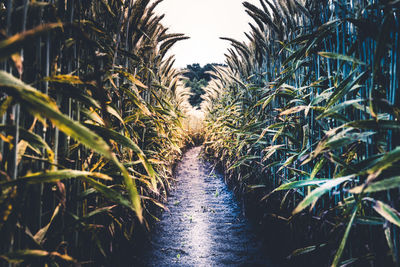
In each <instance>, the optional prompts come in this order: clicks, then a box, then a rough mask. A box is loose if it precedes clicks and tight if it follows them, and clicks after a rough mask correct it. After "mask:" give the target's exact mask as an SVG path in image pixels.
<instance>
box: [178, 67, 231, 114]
mask: <svg viewBox="0 0 400 267" xmlns="http://www.w3.org/2000/svg"><path fill="white" fill-rule="evenodd" d="M213 66H223V65H222V64H217V63H212V64H206V65H205V66H204V67H201V66H200V64H198V63H195V64H191V65H187V66H186V68H185V69H184V70H183V74H182V76H183V77H184V78H187V79H184V85H185V86H186V87H189V88H190V91H191V93H192V95H191V96H190V98H189V102H190V104H191V105H192V106H193V107H199V106H200V103H201V102H202V101H203V99H202V98H201V96H202V95H203V94H204V87H206V86H207V85H208V82H209V81H210V80H211V78H212V77H211V74H210V73H209V72H210V71H212V70H213Z"/></svg>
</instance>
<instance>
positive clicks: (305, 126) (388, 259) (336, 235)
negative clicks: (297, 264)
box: [202, 0, 400, 266]
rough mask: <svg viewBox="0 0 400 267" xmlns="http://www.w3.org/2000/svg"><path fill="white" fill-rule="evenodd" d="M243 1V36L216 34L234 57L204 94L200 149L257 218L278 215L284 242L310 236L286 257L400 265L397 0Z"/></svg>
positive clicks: (343, 263) (321, 262)
mask: <svg viewBox="0 0 400 267" xmlns="http://www.w3.org/2000/svg"><path fill="white" fill-rule="evenodd" d="M243 5H244V6H245V8H246V12H247V13H248V14H249V15H250V16H251V18H252V19H253V22H252V23H250V26H251V29H252V30H251V31H250V32H248V33H246V36H247V37H248V39H249V42H247V43H244V42H239V41H236V40H234V39H231V38H223V39H225V40H228V41H230V42H231V44H232V47H231V48H230V49H229V54H228V55H227V58H226V61H227V64H228V66H229V67H228V68H223V67H217V68H215V72H214V80H212V81H211V82H210V83H209V85H208V86H207V88H206V89H205V91H206V94H205V95H204V96H203V98H204V99H205V100H206V101H204V102H203V104H202V109H203V110H208V111H209V115H208V126H207V130H206V135H205V139H206V142H205V152H206V153H207V154H208V155H209V156H211V157H213V158H214V159H216V161H218V162H222V165H223V167H224V169H225V171H226V173H227V175H228V177H227V180H228V181H230V182H231V183H233V184H234V185H236V188H237V190H238V191H240V192H241V193H242V194H243V195H245V196H247V198H248V199H252V200H253V202H251V204H250V205H253V206H255V207H256V212H257V213H258V214H259V220H260V221H261V222H265V221H268V220H272V219H271V218H275V219H277V220H279V221H281V222H283V223H284V224H285V225H288V228H290V229H291V231H292V233H293V234H286V235H285V236H286V237H287V238H288V240H287V244H295V245H296V246H300V245H303V246H304V245H306V247H302V248H299V247H297V249H296V250H294V251H293V253H292V254H291V257H294V256H299V255H302V257H304V254H305V253H311V255H313V258H312V260H310V259H308V260H307V264H311V261H313V262H314V264H315V265H316V266H325V265H331V266H349V265H356V266H366V264H369V265H371V266H398V265H399V260H400V259H399V256H400V254H399V251H400V238H399V236H400V235H399V233H400V229H399V227H400V213H399V210H400V195H399V188H400V177H399V173H400V172H399V171H400V169H399V166H400V164H399V163H400V139H399V137H400V121H399V120H400V116H399V107H400V94H399V77H400V75H399V61H400V56H399V52H400V47H399V43H400V42H399V33H400V26H399V12H400V4H399V2H398V1H390V0H379V1H367V0H336V1H327V0H326V1H314V0H290V1H280V0H272V1H263V0H261V1H260V7H256V6H254V5H252V4H250V3H248V2H245V3H244V4H243ZM282 237H283V236H281V237H280V238H281V239H282ZM289 247H291V246H290V245H289ZM280 249H282V250H285V248H283V247H282V248H280Z"/></svg>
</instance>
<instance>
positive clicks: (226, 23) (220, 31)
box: [155, 0, 259, 68]
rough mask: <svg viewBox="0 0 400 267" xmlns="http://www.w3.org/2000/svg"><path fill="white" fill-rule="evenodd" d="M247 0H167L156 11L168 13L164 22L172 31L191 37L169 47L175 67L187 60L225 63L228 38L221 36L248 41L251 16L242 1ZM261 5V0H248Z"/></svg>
mask: <svg viewBox="0 0 400 267" xmlns="http://www.w3.org/2000/svg"><path fill="white" fill-rule="evenodd" d="M243 1H244V0H164V1H163V2H161V3H160V4H159V5H158V6H157V8H156V11H155V12H157V13H158V14H160V15H161V14H165V17H164V19H163V20H162V23H163V25H164V26H166V27H168V28H169V32H170V33H184V34H185V35H186V36H189V37H190V39H189V40H184V41H180V42H178V43H176V44H175V46H174V47H173V48H172V49H171V50H170V51H171V53H172V54H175V58H176V62H175V67H178V68H181V67H186V65H188V64H192V63H199V64H200V65H202V66H203V65H205V64H207V63H224V61H225V57H224V53H226V52H227V48H228V47H229V42H228V41H224V40H220V39H219V37H230V38H234V39H236V40H240V41H246V42H247V41H248V40H247V38H246V36H245V35H244V32H248V31H249V30H250V26H249V25H248V22H251V21H252V19H251V17H250V16H249V15H247V13H246V12H245V8H244V6H243V5H242V2H243ZM247 1H248V2H250V3H252V4H254V5H257V6H258V2H259V1H258V0H247Z"/></svg>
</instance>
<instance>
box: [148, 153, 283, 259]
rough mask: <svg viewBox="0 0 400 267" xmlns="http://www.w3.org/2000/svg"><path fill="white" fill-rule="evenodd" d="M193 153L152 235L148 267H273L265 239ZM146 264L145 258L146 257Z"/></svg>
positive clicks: (185, 161) (178, 174) (178, 175)
mask: <svg viewBox="0 0 400 267" xmlns="http://www.w3.org/2000/svg"><path fill="white" fill-rule="evenodd" d="M200 150H201V147H195V148H192V149H190V150H189V151H187V152H186V154H185V155H184V157H183V159H182V162H181V163H179V165H178V167H177V172H176V179H177V181H178V182H177V184H176V187H175V189H174V190H173V191H172V192H171V196H170V198H169V200H168V208H169V210H170V211H169V212H168V211H166V212H164V213H163V214H162V216H161V218H160V219H161V221H160V222H158V223H156V225H155V229H154V231H153V234H152V240H151V249H149V250H148V251H149V252H148V253H147V255H143V256H144V261H145V263H144V265H145V266H157V267H158V266H268V267H274V266H276V265H274V264H272V263H271V261H270V260H269V259H268V257H267V256H266V255H265V253H263V249H262V245H261V244H260V240H258V239H257V238H256V234H255V232H254V229H253V228H252V226H251V224H250V223H249V222H248V221H247V220H246V218H245V217H244V216H243V214H242V210H241V208H240V206H239V205H238V203H237V202H236V200H235V198H234V196H233V194H232V192H230V191H229V190H228V188H227V186H226V185H225V183H224V181H223V178H222V176H220V175H216V174H215V172H213V170H212V168H211V166H210V164H208V163H206V162H204V161H203V160H202V159H200V158H199V153H200ZM142 259H143V258H142Z"/></svg>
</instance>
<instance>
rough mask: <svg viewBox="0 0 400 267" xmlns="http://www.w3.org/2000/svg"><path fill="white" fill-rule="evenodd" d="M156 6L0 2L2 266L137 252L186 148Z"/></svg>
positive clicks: (140, 2) (167, 39)
mask: <svg viewBox="0 0 400 267" xmlns="http://www.w3.org/2000/svg"><path fill="white" fill-rule="evenodd" d="M160 2H161V1H156V2H154V3H150V1H149V0H136V1H133V0H130V1H111V0H110V1H61V0H60V1H29V0H24V1H22V0H21V1H18V0H16V1H2V2H1V3H0V25H1V26H0V60H1V68H2V70H1V71H0V116H1V118H2V120H1V125H0V138H1V146H0V166H1V167H0V170H1V172H0V190H1V194H0V236H1V241H0V261H1V263H0V264H2V266H3V265H4V266H8V263H21V264H24V265H35V266H36V265H37V266H44V265H51V266H60V265H62V266H64V265H79V264H80V263H82V262H86V263H87V264H88V263H90V264H92V265H94V266H99V264H100V263H101V264H106V265H110V264H113V265H114V266H118V265H121V264H122V262H124V260H126V259H124V257H122V256H123V255H124V254H125V255H129V256H125V258H127V257H131V256H132V254H131V253H130V252H129V253H125V252H126V251H132V250H134V248H135V246H140V242H141V239H140V238H143V234H144V233H145V232H146V231H148V229H147V228H148V223H149V222H151V221H152V220H153V219H152V214H151V212H152V210H153V209H154V208H155V207H163V205H162V203H163V202H164V201H165V200H166V193H167V191H168V190H169V180H170V177H171V166H172V164H173V163H174V162H175V161H176V160H177V159H178V158H179V157H180V155H181V150H180V149H181V148H182V147H184V146H185V145H186V143H187V142H188V139H187V137H186V136H187V134H186V131H185V130H184V129H183V128H182V120H183V114H182V112H181V108H180V107H179V103H180V102H181V100H180V97H179V95H178V94H177V90H176V88H177V87H178V80H179V79H180V74H181V73H180V72H179V71H178V70H176V69H174V68H173V66H172V65H173V62H174V60H173V57H169V58H165V54H166V53H167V51H168V50H169V49H170V48H171V47H172V45H173V44H175V43H176V42H177V41H180V40H183V39H186V38H187V37H185V36H184V35H183V34H170V33H169V32H168V29H167V28H165V27H164V26H163V25H162V24H161V23H160V21H161V19H162V17H163V16H159V15H156V14H155V13H154V8H155V7H156V6H157V5H158V3H160ZM130 260H132V259H130Z"/></svg>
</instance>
